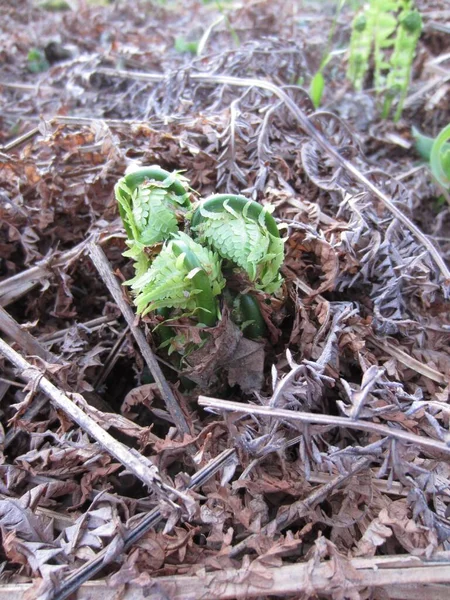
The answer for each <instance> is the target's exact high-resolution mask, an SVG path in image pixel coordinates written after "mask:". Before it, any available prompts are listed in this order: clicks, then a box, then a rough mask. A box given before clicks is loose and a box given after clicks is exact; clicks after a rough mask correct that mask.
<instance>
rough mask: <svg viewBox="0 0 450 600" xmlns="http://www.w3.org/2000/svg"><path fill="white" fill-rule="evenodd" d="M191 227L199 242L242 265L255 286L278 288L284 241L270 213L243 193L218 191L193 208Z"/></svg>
mask: <svg viewBox="0 0 450 600" xmlns="http://www.w3.org/2000/svg"><path fill="white" fill-rule="evenodd" d="M191 229H192V230H193V231H194V232H195V233H196V235H197V236H198V238H199V241H200V242H201V243H205V244H208V245H209V246H210V247H211V248H213V249H214V250H216V251H217V252H218V253H219V254H220V256H222V257H223V258H226V259H228V260H229V261H230V262H232V263H234V264H235V265H237V266H238V267H240V268H242V269H243V270H244V271H245V272H246V273H247V275H248V276H249V278H250V281H252V282H254V283H255V286H256V288H257V289H260V290H262V291H265V292H267V293H274V292H275V291H277V290H278V289H279V288H280V286H281V283H282V279H281V275H280V272H279V271H280V267H281V265H282V263H283V258H284V244H283V240H282V239H281V237H280V232H279V230H278V226H277V224H276V222H275V220H274V218H273V217H272V215H271V214H270V213H269V212H268V211H267V210H266V209H265V208H264V207H263V206H261V205H260V204H258V203H257V202H253V201H252V200H249V199H248V198H245V197H244V196H234V195H229V194H217V195H214V196H210V197H209V198H207V199H206V200H204V201H203V202H202V203H201V204H200V206H199V207H198V208H197V209H196V210H195V212H194V214H193V216H192V221H191Z"/></svg>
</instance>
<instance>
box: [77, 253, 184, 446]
mask: <svg viewBox="0 0 450 600" xmlns="http://www.w3.org/2000/svg"><path fill="white" fill-rule="evenodd" d="M89 255H90V257H91V259H92V262H93V263H94V265H95V268H96V269H97V271H98V273H99V275H100V277H101V278H102V280H103V282H104V284H105V285H106V287H107V288H108V290H109V291H110V293H111V295H112V297H113V298H114V301H115V303H116V304H117V306H118V307H119V309H120V311H121V313H122V314H123V316H124V318H125V320H126V322H127V324H128V326H129V328H130V331H131V333H132V334H133V336H134V339H135V340H136V342H137V344H138V346H139V349H140V351H141V352H142V356H143V358H144V360H145V362H146V363H147V366H148V368H149V369H150V372H151V374H152V375H153V377H154V379H155V382H156V385H157V386H158V389H159V391H160V393H161V396H162V399H163V400H164V402H165V403H166V406H167V410H168V411H169V413H170V414H171V416H172V418H173V420H174V422H175V424H176V426H177V427H178V430H179V432H180V434H181V435H183V434H185V433H186V434H188V435H189V434H190V428H189V425H188V422H187V420H186V417H185V416H184V414H183V411H182V410H181V408H180V405H179V404H178V401H177V399H176V398H175V396H174V394H173V392H172V390H171V389H170V386H169V384H168V383H167V381H166V379H165V377H164V375H163V372H162V371H161V368H160V366H159V364H158V361H157V360H156V357H155V355H154V354H153V352H152V349H151V348H150V346H149V345H148V342H147V340H146V338H145V335H144V334H143V333H142V331H141V329H140V328H139V327H137V326H136V315H135V314H134V312H133V310H132V309H131V307H130V305H129V304H128V303H127V301H126V300H125V297H124V293H123V290H122V288H121V287H120V285H119V283H118V281H117V279H116V278H115V277H114V275H113V273H112V270H111V266H110V264H109V261H108V259H107V258H106V256H105V253H104V252H103V250H102V249H101V248H100V247H99V246H98V245H97V244H95V243H90V244H89Z"/></svg>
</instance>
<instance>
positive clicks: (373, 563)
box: [50, 556, 450, 600]
mask: <svg viewBox="0 0 450 600" xmlns="http://www.w3.org/2000/svg"><path fill="white" fill-rule="evenodd" d="M401 559H402V556H396V557H395V556H386V557H374V558H370V559H364V558H362V559H361V558H360V559H358V558H357V559H353V560H346V559H345V558H344V557H342V567H344V569H345V566H347V567H348V569H347V570H346V572H345V575H346V578H345V580H344V581H342V583H341V585H342V586H345V590H346V591H349V590H351V589H353V590H358V589H362V588H366V587H368V588H373V587H384V586H387V585H389V586H391V587H392V588H393V589H395V588H397V586H402V588H403V590H404V589H405V586H407V585H412V584H416V585H417V584H419V585H424V584H425V585H426V584H428V585H429V584H434V583H437V582H441V583H449V582H450V568H449V566H450V562H449V561H445V562H442V563H431V564H430V563H427V562H426V561H421V560H420V559H418V560H410V561H408V559H407V560H406V561H405V563H406V564H405V566H403V565H402V566H400V567H399V566H396V564H397V565H398V564H399V563H400V564H402V560H401ZM334 576H335V565H334V563H332V562H331V561H329V562H323V563H321V564H319V565H317V566H314V567H312V566H311V564H310V563H308V562H303V563H297V564H293V565H284V566H281V567H275V568H269V567H267V566H262V565H261V564H258V562H257V561H255V562H253V563H252V564H250V565H249V566H247V567H245V568H242V569H227V570H224V571H219V572H217V571H216V572H212V573H205V574H203V575H197V576H191V577H187V576H183V575H181V576H175V577H167V576H166V577H158V578H157V579H156V581H157V583H158V586H157V588H156V589H155V590H154V591H153V592H152V590H151V589H150V590H146V592H145V596H144V590H143V589H142V588H141V589H137V588H136V587H130V590H129V594H130V595H128V594H126V595H125V596H124V599H128V600H143V598H144V597H145V598H147V599H151V600H160V599H161V598H164V597H170V598H171V599H172V600H186V599H187V598H196V599H198V600H218V599H219V598H220V599H221V600H227V599H228V600H231V599H236V598H237V599H240V598H261V597H263V596H267V595H270V596H288V595H291V596H292V595H293V594H294V595H296V596H298V595H299V594H302V593H305V592H306V593H308V592H309V593H311V591H313V594H314V596H316V595H318V594H327V593H329V592H330V589H331V588H332V589H334V590H335V589H336V587H337V583H335V579H334ZM91 585H93V583H92V584H91ZM97 585H101V584H100V582H97ZM89 588H90V586H89ZM84 589H85V588H84V587H83V591H84ZM93 589H94V590H95V587H94V588H93ZM102 589H103V590H104V593H105V592H106V595H109V594H110V592H111V588H109V591H108V592H107V591H106V589H105V588H104V587H103V586H102ZM425 589H426V588H425ZM431 589H433V588H431ZM133 592H134V593H133ZM447 593H448V588H447ZM83 597H84V595H83ZM89 597H90V598H92V597H95V598H100V596H91V594H89ZM104 597H105V596H103V598H104ZM394 597H396V598H399V596H398V595H396V596H394ZM404 597H407V598H408V599H409V600H410V599H411V598H413V597H414V596H410V595H407V596H404ZM415 597H416V598H417V596H415ZM56 598H58V600H64V598H67V595H58V596H53V597H52V596H50V599H51V600H56ZM423 598H427V599H431V598H433V600H435V598H436V597H435V596H434V595H429V596H424V597H423ZM438 598H439V596H438ZM447 598H448V596H447Z"/></svg>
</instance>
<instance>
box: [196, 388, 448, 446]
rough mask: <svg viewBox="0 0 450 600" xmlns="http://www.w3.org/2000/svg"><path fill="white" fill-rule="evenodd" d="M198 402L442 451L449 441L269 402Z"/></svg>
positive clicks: (201, 399)
mask: <svg viewBox="0 0 450 600" xmlns="http://www.w3.org/2000/svg"><path fill="white" fill-rule="evenodd" d="M198 403H199V405H200V406H206V407H208V408H215V409H220V410H230V411H236V412H241V413H246V414H248V415H261V416H267V417H276V418H278V419H285V420H286V421H300V422H301V423H314V424H316V425H333V426H334V427H347V428H349V429H359V430H360V431H369V432H370V433H375V434H377V435H379V436H381V437H390V438H394V439H397V440H401V441H403V442H408V443H410V444H413V445H416V446H419V447H420V448H427V449H430V450H434V451H438V452H443V453H444V454H450V445H447V444H446V443H445V442H440V441H438V440H433V439H432V438H429V437H425V436H421V435H417V434H415V433H409V432H408V431H403V430H401V429H395V428H394V427H389V426H387V425H379V424H378V423H370V422H369V421H361V420H359V419H349V418H347V417H337V416H336V417H335V416H333V415H321V414H314V413H309V412H294V411H292V410H284V409H281V408H276V409H273V408H270V407H268V406H255V405H253V404H245V403H243V402H231V401H229V400H220V399H219V398H208V397H207V396H199V398H198Z"/></svg>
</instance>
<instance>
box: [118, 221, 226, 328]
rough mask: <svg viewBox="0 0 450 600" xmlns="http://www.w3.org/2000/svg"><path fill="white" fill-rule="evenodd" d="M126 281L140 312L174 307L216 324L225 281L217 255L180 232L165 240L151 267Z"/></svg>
mask: <svg viewBox="0 0 450 600" xmlns="http://www.w3.org/2000/svg"><path fill="white" fill-rule="evenodd" d="M126 284H127V285H130V286H131V288H132V290H133V291H134V293H135V294H136V298H135V304H136V308H137V312H138V314H141V315H146V314H147V313H148V312H150V311H153V310H157V309H164V308H172V309H178V310H181V311H185V312H186V313H187V314H188V315H190V316H195V317H196V318H197V320H198V321H199V322H200V323H203V324H205V325H208V326H213V325H215V324H216V322H217V318H218V306H217V300H216V296H218V295H219V294H220V293H221V292H222V289H223V288H224V286H225V280H224V278H223V276H222V271H221V260H220V258H219V257H218V255H217V254H216V253H215V252H212V251H211V250H208V249H207V248H204V247H203V246H201V245H200V244H197V242H194V240H192V239H191V238H190V237H189V236H188V235H186V234H185V233H182V232H178V233H176V234H174V236H173V239H171V240H170V241H169V242H166V243H165V245H164V246H163V248H162V250H161V252H160V253H159V254H158V256H157V257H156V258H155V260H154V261H153V263H152V264H151V266H150V267H149V269H148V270H147V271H146V272H145V273H144V274H141V275H138V276H137V277H135V278H134V279H132V280H130V281H127V282H126Z"/></svg>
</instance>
